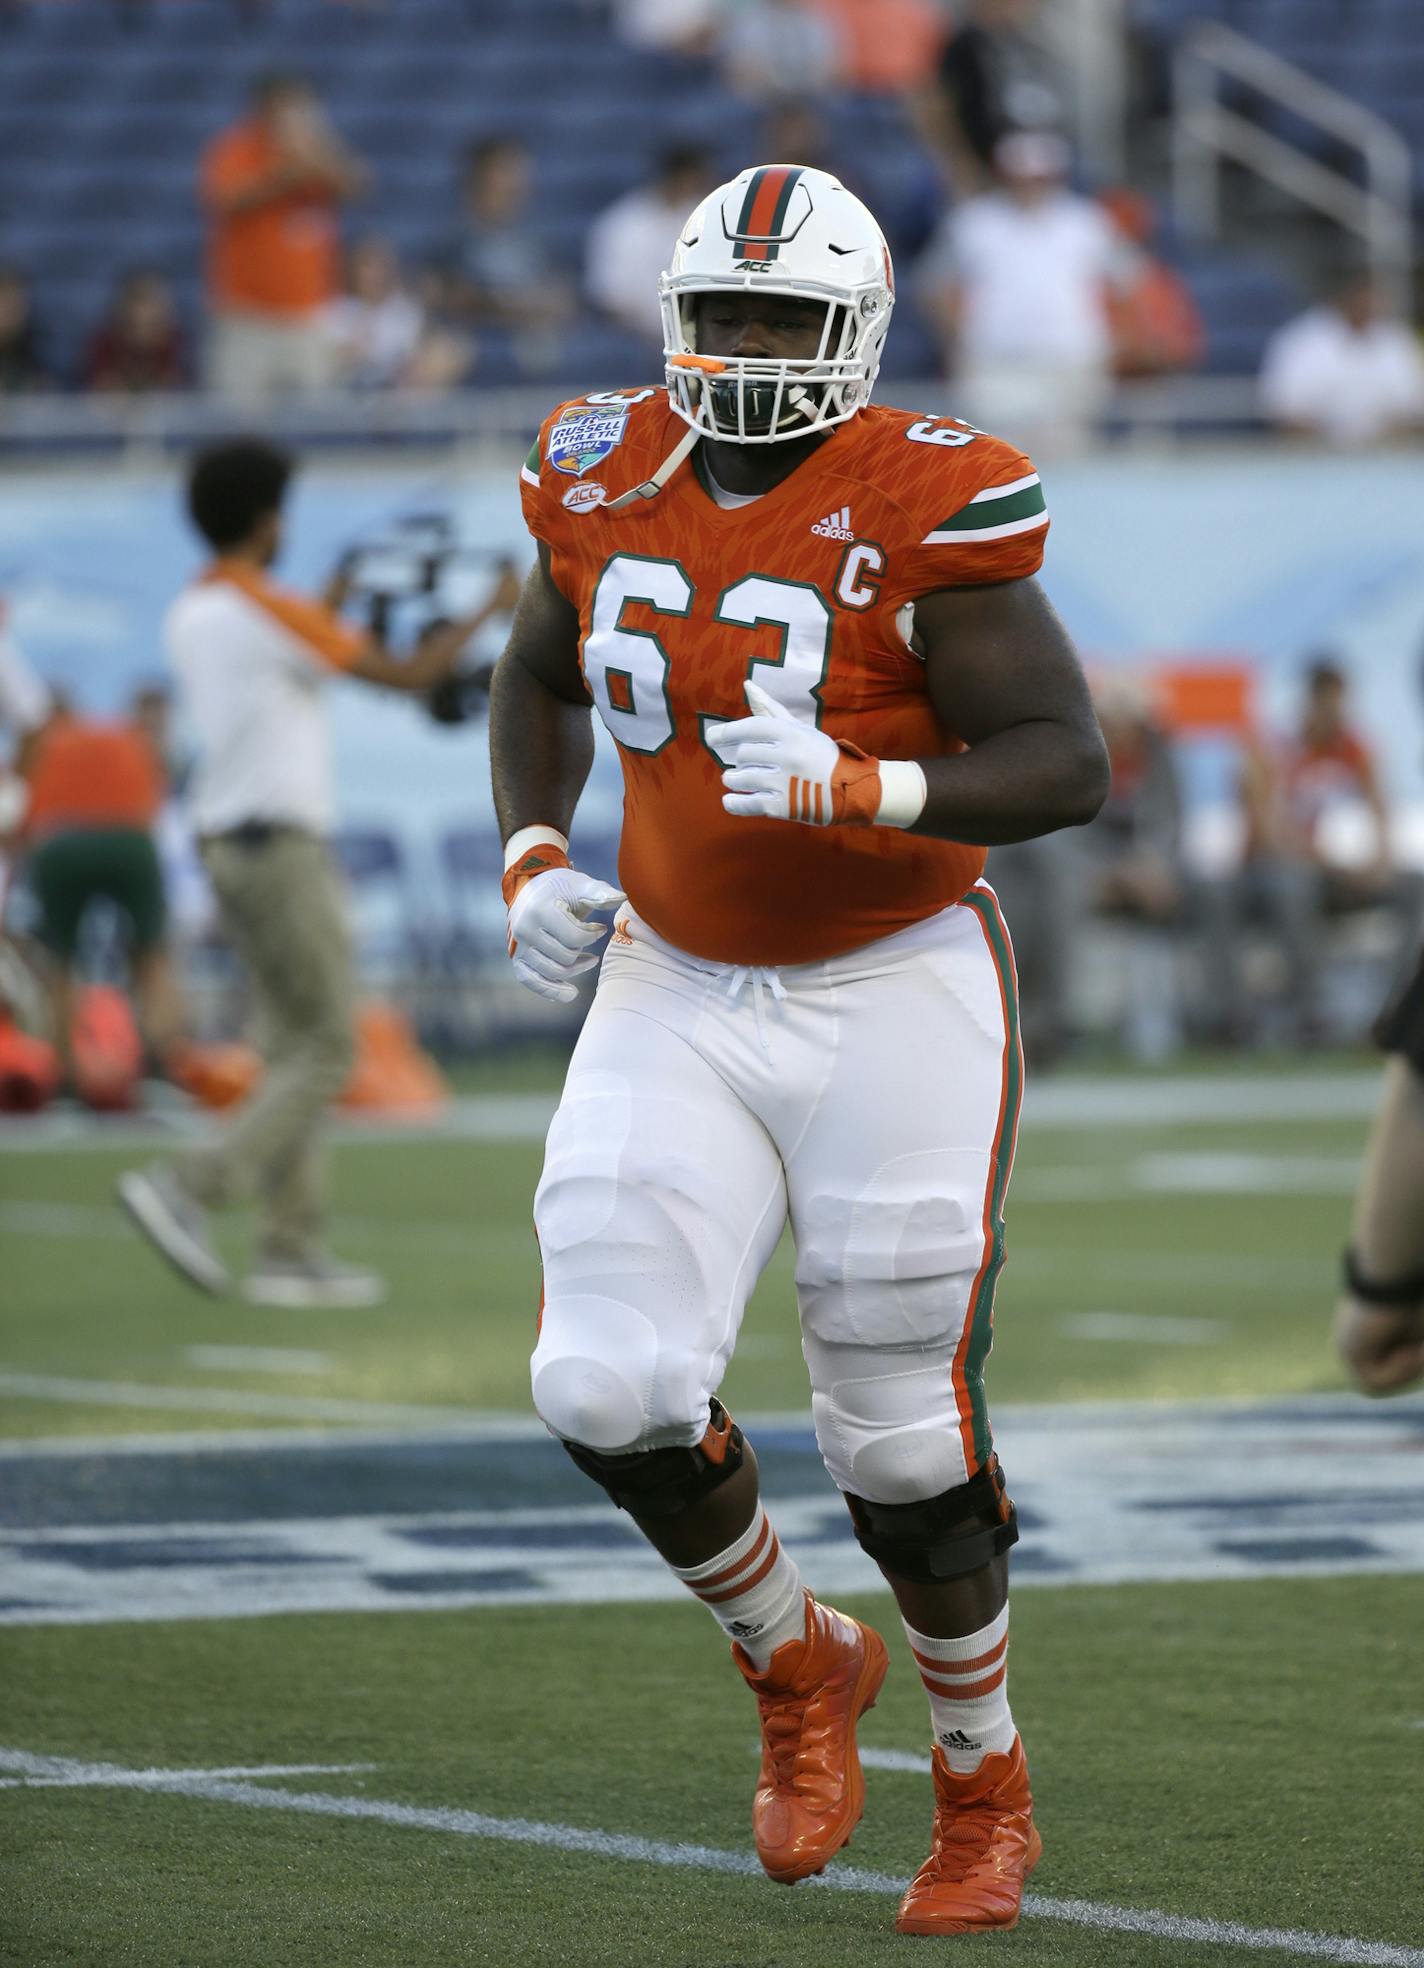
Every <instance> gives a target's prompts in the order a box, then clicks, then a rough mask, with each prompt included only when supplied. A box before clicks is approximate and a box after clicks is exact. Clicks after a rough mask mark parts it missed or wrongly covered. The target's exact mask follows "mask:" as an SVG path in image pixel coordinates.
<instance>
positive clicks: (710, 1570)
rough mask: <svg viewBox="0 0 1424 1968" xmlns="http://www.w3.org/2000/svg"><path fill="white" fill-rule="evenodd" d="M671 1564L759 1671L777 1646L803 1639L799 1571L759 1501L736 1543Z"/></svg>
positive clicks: (802, 1603)
mask: <svg viewBox="0 0 1424 1968" xmlns="http://www.w3.org/2000/svg"><path fill="white" fill-rule="evenodd" d="M672 1570H673V1571H674V1572H675V1573H676V1574H677V1576H678V1578H680V1579H681V1580H682V1582H683V1584H684V1585H685V1586H687V1587H688V1589H689V1590H690V1591H692V1592H695V1593H696V1594H697V1597H698V1598H699V1599H700V1600H701V1601H702V1603H703V1605H704V1606H705V1607H706V1608H707V1610H708V1612H709V1613H711V1615H712V1617H713V1618H714V1619H715V1620H716V1622H717V1624H718V1625H719V1626H720V1627H721V1629H722V1631H723V1632H724V1633H725V1634H726V1635H727V1637H728V1639H730V1640H736V1641H738V1642H739V1643H740V1645H741V1648H742V1651H743V1652H744V1653H745V1654H746V1655H747V1656H748V1658H749V1659H750V1660H751V1662H752V1665H753V1666H754V1667H755V1668H756V1670H757V1672H758V1673H759V1674H760V1673H764V1672H765V1670H766V1666H767V1663H768V1662H769V1661H770V1659H771V1657H772V1655H773V1654H774V1653H775V1652H776V1650H777V1648H778V1647H780V1646H783V1645H784V1644H785V1643H786V1641H788V1640H799V1639H800V1638H801V1637H802V1635H803V1634H804V1633H805V1631H806V1607H805V1592H804V1588H803V1586H802V1584H801V1574H800V1572H798V1571H797V1569H796V1566H795V1564H794V1563H793V1562H792V1560H791V1559H790V1558H788V1557H787V1555H786V1553H785V1552H784V1551H783V1550H782V1548H781V1543H780V1540H779V1539H778V1537H777V1535H776V1532H775V1531H774V1530H773V1529H772V1528H771V1520H770V1519H769V1518H768V1516H767V1514H766V1512H765V1511H764V1510H763V1509H762V1507H761V1505H760V1504H758V1505H757V1507H756V1515H755V1516H754V1517H753V1518H752V1521H751V1523H750V1524H749V1525H748V1526H747V1528H746V1530H745V1531H743V1532H742V1535H741V1536H740V1537H739V1538H738V1539H737V1541H736V1543H735V1544H729V1545H728V1546H727V1549H726V1550H725V1551H719V1552H718V1553H717V1556H716V1557H715V1558H709V1559H708V1560H707V1561H706V1563H705V1564H702V1565H687V1566H683V1565H674V1566H673V1567H672Z"/></svg>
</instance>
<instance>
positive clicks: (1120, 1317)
mask: <svg viewBox="0 0 1424 1968" xmlns="http://www.w3.org/2000/svg"><path fill="white" fill-rule="evenodd" d="M1231 1324H1232V1322H1231V1320H1230V1319H1173V1318H1168V1317H1166V1316H1163V1317H1161V1318H1157V1317H1154V1316H1153V1315H1152V1314H1151V1313H1150V1312H1069V1313H1066V1314H1065V1315H1064V1316H1063V1317H1062V1318H1061V1319H1060V1320H1059V1321H1058V1330H1059V1331H1060V1332H1061V1333H1063V1334H1064V1335H1065V1336H1066V1337H1067V1338H1068V1339H1084V1340H1117V1341H1124V1340H1125V1341H1129V1342H1131V1343H1132V1344H1133V1345H1141V1344H1146V1345H1148V1346H1215V1345H1217V1344H1218V1342H1219V1341H1221V1340H1222V1339H1224V1338H1225V1336H1226V1334H1227V1333H1229V1332H1230V1330H1231Z"/></svg>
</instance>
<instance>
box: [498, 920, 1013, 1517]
mask: <svg viewBox="0 0 1424 1968" xmlns="http://www.w3.org/2000/svg"><path fill="white" fill-rule="evenodd" d="M1022 1078H1023V1074H1022V1061H1021V1055H1020V1051H1019V1044H1018V1018H1017V1009H1016V1003H1015V995H1014V979H1013V959H1012V955H1011V952H1010V949H1009V941H1008V936H1007V933H1006V931H1005V930H1004V927H1003V921H1002V918H1001V916H1000V915H999V910H998V904H997V903H996V901H995V899H994V896H993V892H992V890H990V889H989V888H988V887H987V885H985V884H982V883H981V884H980V885H979V886H978V887H977V888H976V889H974V890H972V891H971V892H970V894H969V896H967V897H966V898H965V900H964V901H962V902H960V903H957V904H956V905H955V906H953V907H952V908H949V909H946V910H944V911H943V913H942V914H940V915H937V916H934V917H931V918H930V919H929V920H927V921H925V922H923V923H917V924H915V925H914V926H913V927H911V928H909V929H906V930H901V931H899V932H897V933H896V934H895V935H892V936H887V937H885V938H883V939H882V940H880V941H879V942H876V943H872V944H870V945H868V946H867V947H865V948H863V949H860V950H856V951H854V952H853V953H851V954H850V955H849V956H843V957H835V958H831V959H829V960H828V961H826V962H822V963H808V964H796V965H788V966H785V967H784V968H782V969H780V970H771V969H763V968H755V969H748V968H745V967H741V966H734V965H730V964H719V963H712V962H709V961H706V960H704V959H702V958H698V957H691V956H688V955H686V954H685V953H684V952H682V951H680V950H676V949H674V948H673V947H672V946H671V945H669V944H667V943H665V942H663V941H662V940H661V939H660V938H659V937H657V936H656V935H655V934H654V933H653V931H652V930H650V929H649V928H648V927H647V926H646V925H645V924H644V923H643V922H641V921H640V920H639V918H638V917H637V916H636V915H634V914H633V913H632V911H631V910H630V909H628V908H627V907H625V908H624V909H622V910H620V911H619V913H618V917H617V927H616V929H615V932H614V935H613V937H612V938H611V939H610V942H609V946H608V950H607V954H606V956H605V957H604V961H603V967H602V972H601V975H600V979H599V986H598V992H597V995H596V997H595V999H594V1003H593V1007H592V1009H591V1011H590V1013H589V1016H588V1020H587V1023H586V1024H585V1026H584V1028H583V1033H582V1035H581V1037H580V1039H579V1042H578V1046H577V1048H576V1050H575V1052H574V1056H573V1059H572V1061H571V1063H570V1067H569V1075H568V1080H567V1083H566V1085H565V1088H564V1095H563V1099H562V1101H561V1103H560V1106H559V1111H558V1113H557V1115H556V1116H555V1118H554V1123H553V1126H552V1128H551V1129H550V1132H549V1140H548V1147H547V1152H546V1156H545V1162H544V1173H543V1178H542V1180H541V1182H540V1184H539V1190H538V1195H537V1198H536V1201H535V1220H536V1224H537V1227H538V1232H539V1242H540V1246H541V1249H542V1252H543V1260H544V1300H545V1302H544V1311H543V1320H542V1325H541V1329H540V1335H539V1344H538V1347H537V1350H536V1351H535V1354H534V1358H533V1363H532V1373H533V1392H534V1405H535V1407H536V1408H537V1409H538V1411H539V1413H540V1415H541V1416H542V1417H543V1419H544V1420H545V1421H546V1422H547V1423H548V1425H549V1427H550V1428H551V1429H553V1431H554V1432H555V1433H556V1434H558V1435H560V1436H562V1437H564V1438H565V1439H567V1440H570V1441H574V1442H579V1443H582V1444H584V1445H585V1446H587V1447H589V1448H594V1449H599V1450H602V1451H605V1452H607V1451H621V1450H631V1449H638V1448H642V1449H649V1448H657V1447H662V1446H665V1445H670V1444H684V1443H685V1444H695V1443H696V1442H698V1441H699V1440H700V1439H701V1437H702V1434H703V1431H704V1430H705V1428H706V1426H707V1419H708V1410H707V1403H708V1396H709V1395H710V1394H712V1393H715V1391H716V1390H717V1388H718V1386H719V1385H720V1383H721V1380H722V1376H723V1374H724V1372H725V1370H726V1367H727V1363H728V1361H729V1360H730V1359H731V1356H732V1349H733V1347H734V1346H735V1344H736V1339H737V1331H738V1328H739V1326H740V1325H741V1321H742V1314H743V1311H744V1309H745V1306H746V1302H747V1298H748V1295H749V1294H750V1292H751V1290H752V1287H753V1286H754V1285H755V1283H756V1280H757V1278H758V1276H759V1275H760V1273H761V1271H762V1269H763V1267H764V1266H765V1265H766V1263H767V1261H768V1260H769V1258H770V1257H771V1255H772V1252H773V1251H774V1250H775V1248H776V1245H777V1241H778V1239H779V1237H780V1235H781V1231H782V1227H783V1225H784V1224H785V1223H786V1221H787V1219H788V1217H789V1219H790V1223H791V1229H792V1232H793V1235H794V1237H795V1242H796V1254H797V1261H796V1289H797V1298H798V1302H799V1308H800V1317H801V1333H802V1351H803V1353H804V1355H805V1359H806V1364H807V1367H808V1369H809V1371H810V1378H811V1391H812V1406H813V1411H814V1415H815V1423H816V1435H817V1440H818V1442H819V1444H820V1448H821V1453H822V1455H823V1456H824V1457H825V1461H826V1467H827V1469H828V1470H829V1471H830V1473H831V1476H832V1477H833V1479H834V1480H835V1482H836V1483H837V1484H838V1485H839V1487H840V1488H841V1489H842V1490H847V1491H850V1492H851V1493H852V1494H854V1495H857V1496H862V1497H866V1498H868V1499H870V1500H871V1501H873V1502H878V1503H905V1502H912V1501H917V1500H921V1499H924V1498H927V1497H933V1496H938V1495H939V1494H941V1492H943V1491H945V1490H947V1489H951V1488H953V1487H955V1486H956V1485H958V1484H960V1483H963V1482H966V1481H967V1480H968V1479H969V1477H970V1476H972V1475H973V1474H974V1472H975V1470H976V1469H978V1468H980V1467H981V1466H982V1465H983V1463H984V1462H985V1460H986V1459H987V1457H988V1454H989V1448H990V1439H989V1421H988V1412H987V1409H986V1407H985V1403H984V1391H983V1368H984V1361H985V1358H986V1356H987V1354H988V1351H989V1346H990V1340H991V1318H992V1310H993V1296H994V1283H995V1279H996V1277H997V1274H998V1270H999V1266H1000V1264H1001V1262H1002V1254H1003V1235H1002V1210H1003V1201H1004V1190H1005V1187H1006V1185H1007V1181H1008V1175H1009V1169H1010V1166H1011V1163H1012V1159H1013V1148H1014V1139H1015V1134H1016V1130H1017V1124H1018V1107H1019V1094H1020V1088H1021V1085H1022Z"/></svg>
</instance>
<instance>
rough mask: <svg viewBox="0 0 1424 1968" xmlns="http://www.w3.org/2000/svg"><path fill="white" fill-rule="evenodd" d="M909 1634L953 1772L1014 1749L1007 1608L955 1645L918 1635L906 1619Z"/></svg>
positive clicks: (964, 1771)
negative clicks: (996, 1753)
mask: <svg viewBox="0 0 1424 1968" xmlns="http://www.w3.org/2000/svg"><path fill="white" fill-rule="evenodd" d="M905 1633H906V1636H907V1638H908V1639H909V1642H910V1649H911V1651H912V1652H913V1654H914V1656H915V1665H916V1666H917V1667H918V1668H919V1670H920V1679H921V1680H922V1681H923V1682H924V1684H925V1692H926V1694H927V1695H928V1696H929V1698H930V1721H931V1724H932V1726H933V1728H934V1738H935V1741H936V1742H937V1743H938V1744H939V1746H940V1749H941V1750H942V1751H943V1752H944V1755H945V1757H946V1758H947V1760H948V1762H949V1767H950V1769H951V1770H956V1771H958V1772H959V1773H960V1774H961V1775H964V1774H967V1773H968V1772H969V1771H970V1770H977V1769H978V1767H979V1765H980V1764H981V1763H982V1762H983V1760H984V1758H985V1757H986V1756H988V1755H990V1754H993V1753H995V1752H999V1753H1004V1752H1006V1751H1008V1750H1010V1749H1012V1748H1013V1746H1014V1718H1013V1716H1012V1715H1011V1714H1010V1713H1009V1609H1008V1606H1007V1605H1005V1607H1004V1610H1003V1611H1002V1612H1001V1613H1000V1614H999V1617H998V1618H997V1619H995V1620H991V1621H990V1622H989V1624H988V1625H987V1626H982V1627H980V1629H979V1631H978V1632H977V1633H966V1634H964V1635H963V1636H962V1637H961V1638H959V1639H956V1640H938V1639H935V1638H933V1637H932V1636H931V1635H930V1634H928V1633H916V1631H915V1629H914V1628H913V1627H912V1626H911V1625H910V1623H909V1621H908V1620H907V1621H906V1622H905Z"/></svg>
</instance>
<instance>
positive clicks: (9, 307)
mask: <svg viewBox="0 0 1424 1968" xmlns="http://www.w3.org/2000/svg"><path fill="white" fill-rule="evenodd" d="M53 388H54V377H53V375H52V374H51V372H50V369H49V365H48V363H47V362H46V361H45V357H44V351H43V348H42V346H41V342H40V332H39V327H38V325H37V324H36V321H35V310H34V301H33V299H32V298H31V294H30V283H29V281H28V280H26V278H25V276H24V274H23V273H21V272H20V269H19V268H18V267H10V266H0V396H18V395H20V394H21V393H22V392H24V391H26V390H46V389H53Z"/></svg>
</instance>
